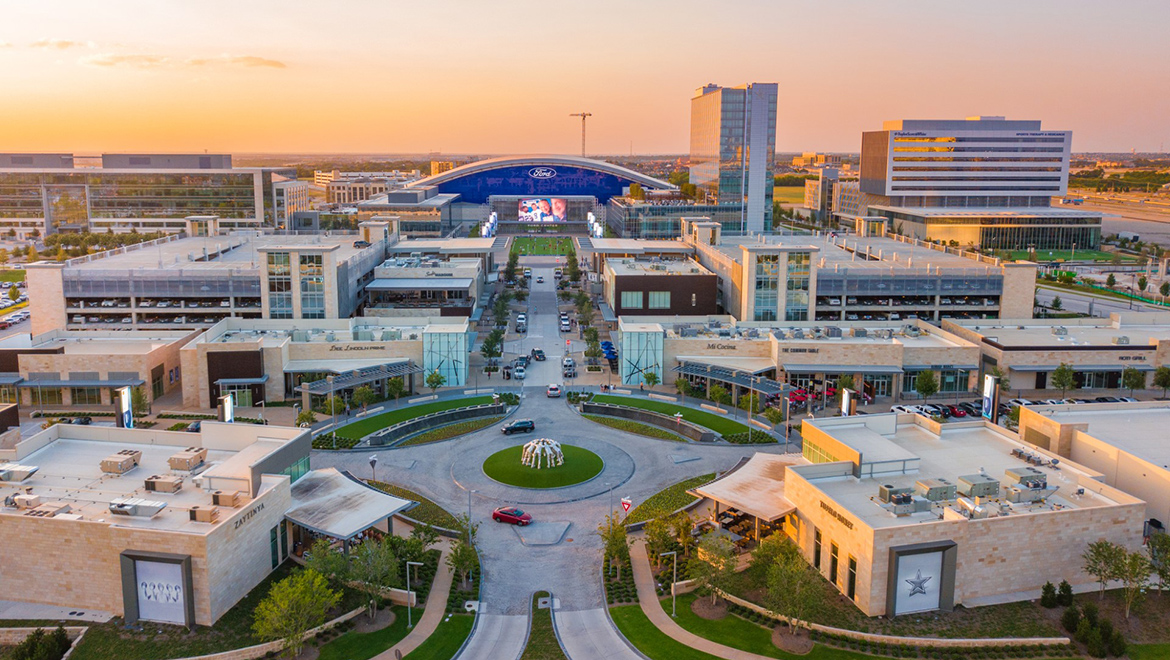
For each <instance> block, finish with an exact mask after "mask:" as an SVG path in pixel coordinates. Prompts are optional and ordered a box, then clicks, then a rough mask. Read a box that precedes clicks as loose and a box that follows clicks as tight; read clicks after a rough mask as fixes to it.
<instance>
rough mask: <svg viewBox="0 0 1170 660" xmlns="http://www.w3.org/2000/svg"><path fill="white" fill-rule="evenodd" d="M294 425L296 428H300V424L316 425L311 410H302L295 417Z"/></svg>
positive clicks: (315, 419) (315, 417)
mask: <svg viewBox="0 0 1170 660" xmlns="http://www.w3.org/2000/svg"><path fill="white" fill-rule="evenodd" d="M296 423H297V426H300V425H301V424H309V425H312V424H316V423H317V416H316V415H314V414H313V411H312V410H302V411H301V412H300V413H299V414H298V415H297V422H296Z"/></svg>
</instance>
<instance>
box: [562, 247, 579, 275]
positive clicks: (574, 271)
mask: <svg viewBox="0 0 1170 660" xmlns="http://www.w3.org/2000/svg"><path fill="white" fill-rule="evenodd" d="M566 261H567V262H568V265H567V266H565V270H564V272H563V274H564V276H565V278H566V279H568V280H569V281H570V282H577V281H579V280H580V279H581V267H580V266H578V265H577V253H576V252H572V253H570V254H569V256H568V257H567V258H566Z"/></svg>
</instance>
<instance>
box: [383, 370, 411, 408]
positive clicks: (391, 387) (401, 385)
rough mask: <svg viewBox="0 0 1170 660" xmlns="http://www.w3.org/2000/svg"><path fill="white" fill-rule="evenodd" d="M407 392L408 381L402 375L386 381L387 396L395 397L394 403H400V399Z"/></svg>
mask: <svg viewBox="0 0 1170 660" xmlns="http://www.w3.org/2000/svg"><path fill="white" fill-rule="evenodd" d="M405 393H406V381H404V380H402V377H401V376H399V377H397V378H391V379H390V380H388V381H386V396H390V397H394V405H395V406H397V405H398V399H400V398H402V395H403V394H405Z"/></svg>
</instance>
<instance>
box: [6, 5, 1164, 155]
mask: <svg viewBox="0 0 1170 660" xmlns="http://www.w3.org/2000/svg"><path fill="white" fill-rule="evenodd" d="M2 16H3V20H2V21H0V118H2V120H0V151H68V152H75V153H78V154H87V153H100V152H102V151H194V150H198V151H202V150H204V149H207V150H210V151H212V152H217V151H219V152H236V153H242V152H300V153H304V152H322V153H343V152H350V153H373V152H379V153H390V152H397V153H417V152H429V151H442V152H447V153H472V154H478V153H521V152H543V153H573V152H576V151H578V150H579V148H580V147H579V144H580V123H579V120H577V119H574V118H570V117H569V116H568V114H569V113H571V112H580V111H588V112H592V113H593V115H594V116H593V117H592V118H591V119H590V123H589V152H590V153H591V154H615V153H616V154H625V153H628V152H629V151H630V148H631V143H632V145H633V150H634V151H635V152H636V153H684V152H686V150H687V149H688V140H689V137H688V126H689V112H690V98H691V96H692V95H693V93H694V90H695V88H697V87H699V86H701V85H702V84H704V83H707V82H714V83H718V84H722V85H729V86H730V85H739V84H742V83H745V82H752V81H759V82H777V83H779V85H780V96H779V110H778V115H779V118H778V122H777V123H778V126H777V140H776V142H777V149H778V150H782V151H799V150H822V151H857V150H859V149H860V141H861V138H860V133H861V131H863V130H871V129H877V128H880V127H881V122H882V121H883V120H886V119H895V118H953V117H964V116H968V115H975V114H985V115H1007V116H1008V117H1011V118H1019V119H1042V120H1043V121H1044V126H1045V128H1049V129H1071V130H1073V131H1074V140H1073V149H1074V150H1076V151H1109V150H1115V151H1121V150H1124V151H1128V150H1130V149H1131V148H1136V149H1137V150H1138V151H1156V150H1159V148H1160V147H1161V145H1162V144H1163V143H1170V38H1167V33H1166V29H1167V26H1168V25H1170V2H1167V1H1165V0H1150V1H1128V0H1122V1H1120V2H1110V3H1105V2H1099V1H1093V2H1075V1H1072V0H1066V1H1060V2H1057V1H1048V0H1044V1H1037V0H1026V1H1025V0H1009V1H981V2H962V3H960V2H927V1H926V0H918V1H913V2H901V1H899V2H893V1H891V2H886V1H881V2H878V1H874V0H858V1H855V2H846V1H833V2H815V3H814V2H781V1H779V0H771V1H741V2H735V1H732V0H722V1H707V2H698V1H695V0H670V1H659V0H627V1H625V2H617V1H611V0H586V1H584V2H557V1H555V0H544V1H542V2H529V1H511V0H499V1H497V2H483V1H482V0H423V1H421V2H419V1H417V0H416V1H413V2H401V1H390V2H387V1H385V0H369V1H364V0H359V1H355V2H346V3H328V2H313V3H309V2H299V1H296V0H286V1H284V2H267V1H251V0H249V1H246V2H238V1H226V0H198V1H179V0H165V1H160V0H149V1H148V0H143V1H129V0H102V1H101V2H93V1H92V0H88V1H85V2H80V1H79V2H64V1H61V2H58V1H40V2H16V1H14V0H9V1H8V2H6V3H5V6H4V9H3V13H2Z"/></svg>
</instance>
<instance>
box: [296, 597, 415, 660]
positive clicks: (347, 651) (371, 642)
mask: <svg viewBox="0 0 1170 660" xmlns="http://www.w3.org/2000/svg"><path fill="white" fill-rule="evenodd" d="M393 611H394V623H391V624H390V625H388V626H386V627H385V628H383V629H381V630H375V631H374V632H368V633H359V632H353V631H350V632H347V633H345V634H343V635H341V636H340V637H338V638H337V639H334V640H333V641H331V642H329V643H327V644H324V645H323V646H321V655H319V656H318V660H369V659H370V658H372V657H374V656H375V655H378V654H379V653H381V652H382V651H385V650H386V649H388V648H390V647H391V646H394V645H395V644H397V643H398V642H401V641H402V638H403V637H406V633H408V632H410V631H409V630H407V629H406V608H405V607H401V606H395V607H394V608H393ZM363 616H366V615H365V614H361V615H359V617H358V619H354V620H355V621H358V620H360V618H361V617H363ZM420 616H421V615H420ZM416 623H417V621H416Z"/></svg>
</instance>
